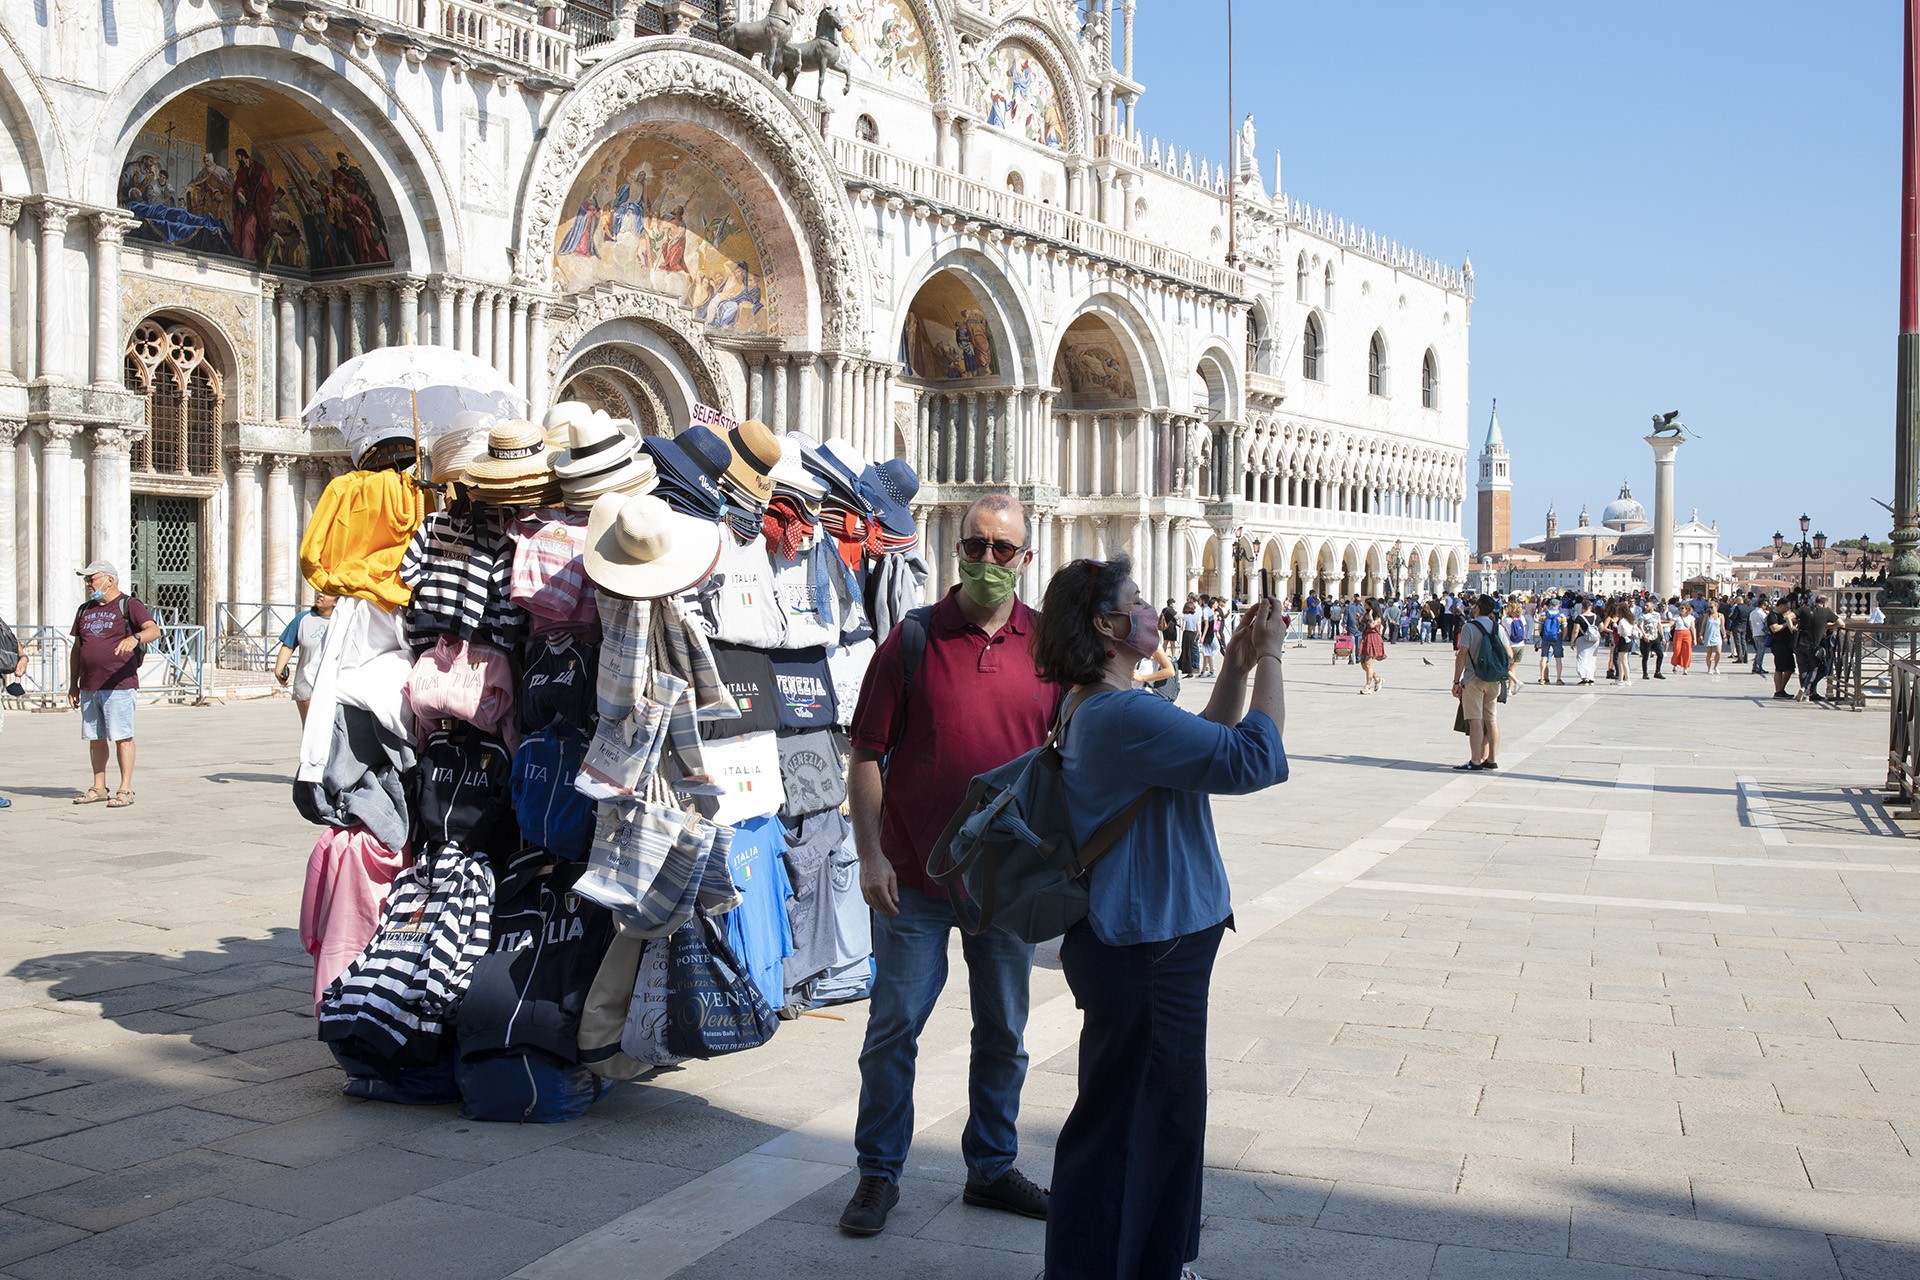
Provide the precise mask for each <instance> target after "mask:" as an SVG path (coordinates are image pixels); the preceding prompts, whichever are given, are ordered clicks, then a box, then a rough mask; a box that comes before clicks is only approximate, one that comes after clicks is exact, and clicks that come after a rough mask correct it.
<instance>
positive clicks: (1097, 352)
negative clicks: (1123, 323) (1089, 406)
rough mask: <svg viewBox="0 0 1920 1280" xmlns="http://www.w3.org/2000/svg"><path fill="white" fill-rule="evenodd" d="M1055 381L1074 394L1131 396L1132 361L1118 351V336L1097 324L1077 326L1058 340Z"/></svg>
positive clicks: (1104, 397)
mask: <svg viewBox="0 0 1920 1280" xmlns="http://www.w3.org/2000/svg"><path fill="white" fill-rule="evenodd" d="M1054 381H1055V383H1056V384H1057V385H1059V386H1064V387H1066V388H1067V390H1068V391H1070V392H1072V393H1073V394H1074V395H1075V396H1076V397H1084V398H1087V399H1095V400H1131V399H1133V398H1134V390H1133V366H1132V364H1130V363H1129V362H1128V360H1127V357H1126V353H1125V352H1123V351H1121V349H1120V341H1119V339H1117V338H1115V337H1114V336H1113V334H1112V333H1110V332H1108V331H1107V330H1106V329H1104V328H1100V327H1098V326H1097V325H1092V326H1083V327H1081V328H1077V329H1075V330H1073V331H1072V332H1071V333H1069V334H1067V336H1066V337H1065V338H1063V339H1062V340H1061V342H1060V359H1059V363H1058V365H1057V367H1056V368H1055V370H1054Z"/></svg>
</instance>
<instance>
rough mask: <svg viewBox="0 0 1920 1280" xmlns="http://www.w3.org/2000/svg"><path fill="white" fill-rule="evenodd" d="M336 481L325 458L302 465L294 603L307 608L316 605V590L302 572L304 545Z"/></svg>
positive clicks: (295, 537)
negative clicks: (329, 486)
mask: <svg viewBox="0 0 1920 1280" xmlns="http://www.w3.org/2000/svg"><path fill="white" fill-rule="evenodd" d="M332 478H333V468H332V467H331V466H329V465H328V464H327V462H326V461H325V460H324V459H320V458H307V459H304V460H303V461H302V462H301V463H300V470H299V479H300V501H299V504H298V506H297V508H296V511H295V518H294V526H293V549H294V555H293V559H292V561H291V565H292V572H293V578H294V583H293V589H294V603H296V604H299V605H301V606H303V607H304V606H306V605H309V604H312V603H313V588H312V587H311V586H309V585H307V580H306V578H305V577H304V576H303V575H302V574H301V572H300V542H301V540H302V539H303V538H305V537H306V535H307V525H308V524H309V523H311V522H312V520H313V512H314V508H316V507H318V506H319V505H320V498H321V495H323V494H324V493H326V491H327V482H328V481H329V480H331V479H332Z"/></svg>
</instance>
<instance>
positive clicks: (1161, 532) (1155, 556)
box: [1148, 516, 1172, 608]
mask: <svg viewBox="0 0 1920 1280" xmlns="http://www.w3.org/2000/svg"><path fill="white" fill-rule="evenodd" d="M1151 523H1152V526H1153V528H1152V544H1151V545H1152V550H1151V552H1150V553H1149V554H1150V556H1151V558H1152V561H1153V564H1152V567H1151V569H1150V570H1149V573H1148V581H1150V582H1151V583H1152V584H1153V589H1152V594H1151V596H1150V597H1149V600H1150V601H1151V603H1152V604H1153V605H1154V606H1155V607H1156V608H1158V607H1159V606H1160V605H1163V604H1165V603H1166V602H1167V598H1168V597H1169V596H1170V595H1172V592H1171V591H1169V590H1168V589H1167V583H1168V564H1167V556H1168V540H1167V517H1165V516H1154V517H1152V520H1151Z"/></svg>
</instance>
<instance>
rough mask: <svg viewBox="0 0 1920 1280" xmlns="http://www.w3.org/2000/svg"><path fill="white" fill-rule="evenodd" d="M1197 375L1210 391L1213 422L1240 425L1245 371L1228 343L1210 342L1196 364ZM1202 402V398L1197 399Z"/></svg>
mask: <svg viewBox="0 0 1920 1280" xmlns="http://www.w3.org/2000/svg"><path fill="white" fill-rule="evenodd" d="M1194 376H1195V377H1196V378H1199V379H1201V380H1202V381H1203V382H1204V383H1205V385H1206V388H1207V400H1208V403H1209V405H1210V406H1211V407H1212V409H1213V414H1212V419H1211V420H1212V421H1215V422H1238V421H1240V414H1241V397H1242V395H1243V394H1244V387H1245V382H1244V379H1243V378H1242V376H1241V369H1240V366H1239V364H1238V362H1236V361H1235V360H1234V358H1233V355H1232V353H1231V352H1229V351H1228V350H1227V346H1226V344H1225V343H1224V342H1219V341H1214V342H1209V343H1208V344H1206V345H1205V346H1204V347H1202V348H1201V349H1200V355H1199V358H1198V359H1197V360H1195V362H1194ZM1194 399H1195V402H1196V403H1198V401H1199V397H1198V395H1196V396H1195V397H1194Z"/></svg>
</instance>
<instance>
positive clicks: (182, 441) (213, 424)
mask: <svg viewBox="0 0 1920 1280" xmlns="http://www.w3.org/2000/svg"><path fill="white" fill-rule="evenodd" d="M123 369H124V380H125V383H126V387H127V390H129V391H132V392H135V393H136V394H138V395H141V396H143V397H145V399H146V402H147V412H146V421H147V432H146V434H145V435H144V436H142V437H141V438H140V440H139V442H138V443H137V444H135V445H134V447H133V458H132V467H133V470H135V471H143V472H148V473H151V474H161V475H188V476H218V475H219V474H220V423H221V420H222V418H223V417H224V413H223V402H224V397H223V392H222V389H221V379H220V373H219V371H218V370H217V369H215V368H214V367H213V365H212V363H211V362H210V361H209V360H208V358H207V344H206V340H205V339H204V338H202V337H201V336H200V334H199V332H198V331H197V330H195V329H194V328H193V327H192V326H191V325H185V324H174V323H170V322H168V321H166V320H164V319H161V318H159V317H154V318H151V319H148V320H143V321H142V322H141V323H140V325H139V327H138V328H136V329H135V330H134V331H133V337H132V338H131V339H129V340H128V342H127V348H126V354H125V362H124V365H123Z"/></svg>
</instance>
